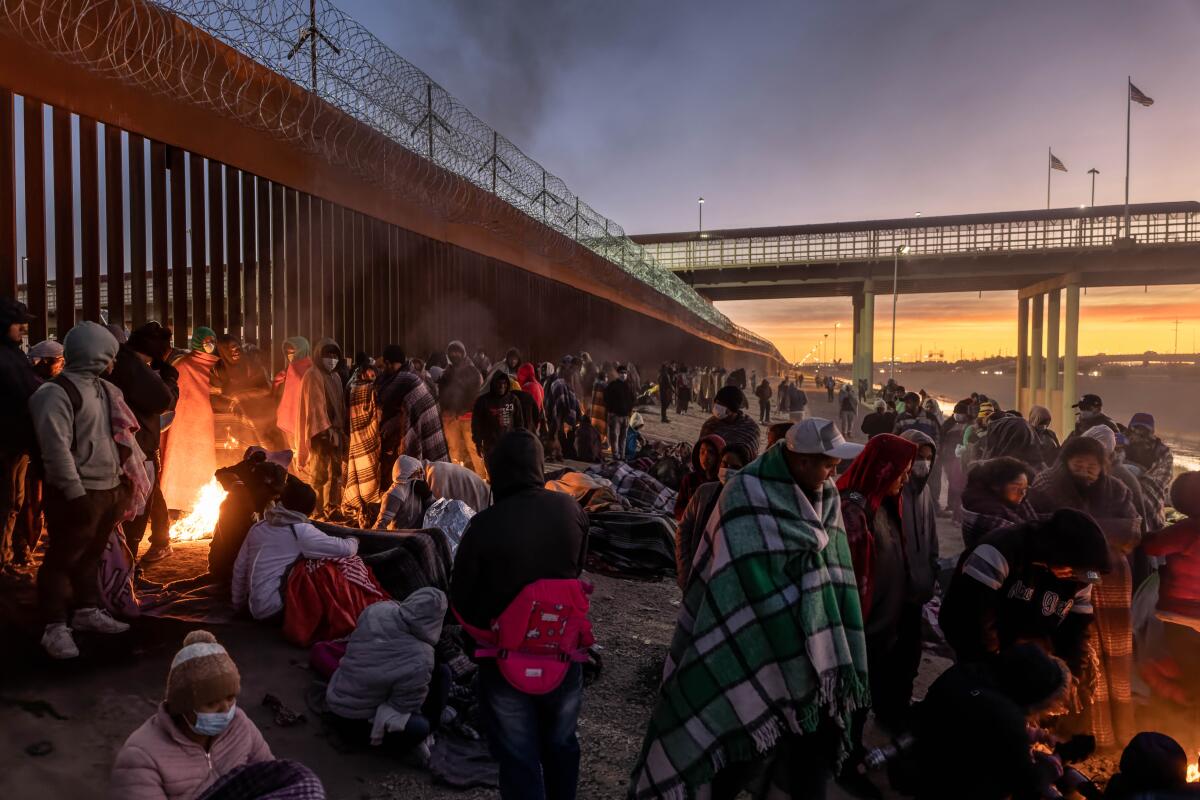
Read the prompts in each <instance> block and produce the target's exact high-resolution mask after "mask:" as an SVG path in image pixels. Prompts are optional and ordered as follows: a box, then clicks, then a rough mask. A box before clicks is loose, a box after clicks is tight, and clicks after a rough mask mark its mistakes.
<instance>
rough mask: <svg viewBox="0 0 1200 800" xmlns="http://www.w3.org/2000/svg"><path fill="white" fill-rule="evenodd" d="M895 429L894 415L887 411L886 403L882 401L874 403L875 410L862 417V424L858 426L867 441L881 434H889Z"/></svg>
mask: <svg viewBox="0 0 1200 800" xmlns="http://www.w3.org/2000/svg"><path fill="white" fill-rule="evenodd" d="M895 428H896V413H895V412H894V411H888V407H887V403H886V402H884V401H883V400H882V399H880V400H876V401H875V410H874V411H872V412H871V413H870V414H867V415H866V416H865V417H863V421H862V424H861V425H859V430H861V431H862V432H863V433H865V434H866V435H867V438H868V439H870V438H872V437H875V436H878V435H879V434H881V433H891V432H892V431H893V430H895Z"/></svg>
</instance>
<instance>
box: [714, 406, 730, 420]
mask: <svg viewBox="0 0 1200 800" xmlns="http://www.w3.org/2000/svg"><path fill="white" fill-rule="evenodd" d="M713 416H714V417H716V418H717V419H725V418H726V417H728V416H729V409H728V408H726V407H725V406H723V405H721V404H720V403H713Z"/></svg>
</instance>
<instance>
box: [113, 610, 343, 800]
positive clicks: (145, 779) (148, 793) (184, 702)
mask: <svg viewBox="0 0 1200 800" xmlns="http://www.w3.org/2000/svg"><path fill="white" fill-rule="evenodd" d="M240 692H241V676H240V675H239V674H238V668H237V666H236V665H235V664H234V663H233V659H232V658H230V657H229V653H227V652H226V651H225V648H224V647H222V646H221V645H220V644H218V643H217V639H216V637H215V636H213V635H212V634H211V633H209V632H208V631H205V630H195V631H192V632H191V633H189V634H188V635H187V636H186V637H185V638H184V640H183V648H182V649H180V651H179V652H178V653H176V654H175V658H174V659H172V661H171V669H170V672H168V673H167V692H166V695H167V696H166V699H165V700H163V702H162V703H160V704H159V706H158V709H157V711H155V713H154V715H153V716H151V717H150V719H148V720H146V722H144V723H143V724H142V726H141V727H140V728H138V729H137V730H136V731H134V732H133V733H132V734H130V736H129V738H128V739H126V740H125V744H124V745H123V746H122V747H121V750H120V752H119V753H117V760H116V763H115V764H113V771H112V778H111V780H110V782H109V795H110V796H111V797H113V798H114V800H115V798H120V800H191V798H197V797H201V796H206V797H207V796H210V795H209V794H208V793H207V791H206V790H209V789H211V788H212V786H213V784H215V783H217V782H218V781H220V780H221V779H222V778H223V777H224V776H228V775H229V774H230V773H232V772H234V771H235V770H239V769H244V768H247V767H249V766H251V765H258V764H263V763H266V762H271V761H273V760H274V758H275V756H273V755H272V754H271V748H270V747H268V746H267V743H266V741H265V740H264V739H263V735H262V733H260V732H259V730H258V728H257V727H256V726H255V724H254V723H253V722H251V721H250V718H249V717H248V716H246V712H244V711H242V709H240V708H238V705H237V697H238V694H239V693H240ZM295 766H297V767H299V765H295ZM301 774H305V775H304V777H305V778H312V776H311V773H307V770H304V769H303V768H302V767H301V768H300V769H299V770H298V771H297V772H296V775H297V777H299V776H300V775H301ZM314 779H315V778H314ZM316 786H317V787H319V786H320V782H319V781H318V782H317V783H316ZM305 796H306V797H307V796H310V795H305ZM316 796H322V795H316Z"/></svg>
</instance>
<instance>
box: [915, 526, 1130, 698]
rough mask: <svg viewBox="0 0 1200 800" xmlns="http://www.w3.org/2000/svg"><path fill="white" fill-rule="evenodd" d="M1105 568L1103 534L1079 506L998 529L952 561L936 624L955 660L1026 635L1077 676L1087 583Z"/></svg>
mask: <svg viewBox="0 0 1200 800" xmlns="http://www.w3.org/2000/svg"><path fill="white" fill-rule="evenodd" d="M1108 571H1109V550H1108V543H1107V541H1106V540H1105V538H1104V533H1103V532H1102V531H1101V530H1100V527H1099V526H1098V525H1097V524H1096V522H1095V521H1094V520H1093V519H1092V518H1091V517H1089V516H1088V515H1087V514H1085V513H1083V512H1081V511H1075V510H1074V509H1062V510H1059V511H1056V512H1054V514H1053V515H1052V516H1051V517H1050V518H1049V519H1047V520H1044V521H1037V522H1029V523H1025V524H1023V525H1017V526H1014V527H1010V528H1001V529H1000V530H997V531H993V532H992V533H990V534H988V535H987V536H985V537H984V538H983V539H981V540H980V541H979V543H978V544H977V545H976V546H975V547H974V548H972V549H971V550H969V551H968V552H967V553H966V554H965V555H964V556H963V558H962V559H961V560H960V561H959V566H958V569H957V571H956V572H955V574H954V577H953V578H952V579H951V581H950V587H949V589H947V591H946V596H945V598H943V600H942V610H941V616H940V618H939V621H940V624H941V627H942V631H943V632H944V633H945V635H946V641H947V642H948V643H949V644H950V646H951V647H952V648H954V652H955V654H956V656H957V660H958V661H959V662H979V661H987V660H990V659H991V658H993V657H995V656H996V654H998V653H1001V652H1003V651H1004V650H1006V649H1008V648H1009V647H1012V646H1013V645H1014V644H1016V643H1018V642H1033V643H1036V644H1039V645H1041V646H1042V647H1043V648H1044V649H1045V650H1046V651H1047V652H1048V653H1050V654H1051V655H1054V656H1057V657H1058V658H1061V659H1062V660H1063V661H1065V662H1066V663H1067V666H1068V667H1070V669H1071V672H1072V673H1073V674H1074V675H1075V676H1076V677H1077V678H1078V677H1080V676H1081V675H1082V673H1083V669H1084V662H1085V660H1086V653H1087V637H1088V626H1089V625H1091V623H1092V617H1093V614H1094V610H1093V607H1092V586H1093V585H1094V584H1095V583H1098V582H1099V580H1100V575H1101V574H1103V573H1105V572H1108ZM1083 701H1084V702H1085V703H1086V702H1087V701H1088V698H1083Z"/></svg>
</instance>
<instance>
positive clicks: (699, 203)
mask: <svg viewBox="0 0 1200 800" xmlns="http://www.w3.org/2000/svg"><path fill="white" fill-rule="evenodd" d="M696 207H697V208H698V209H699V210H700V221H699V223H698V224H697V225H696V235H697V238H699V237H701V236H703V235H704V198H703V197H701V198H699V199H697V200H696Z"/></svg>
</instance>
